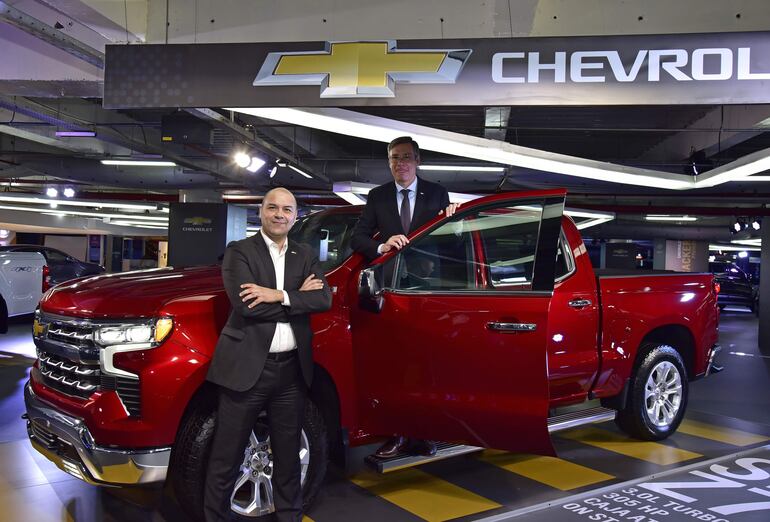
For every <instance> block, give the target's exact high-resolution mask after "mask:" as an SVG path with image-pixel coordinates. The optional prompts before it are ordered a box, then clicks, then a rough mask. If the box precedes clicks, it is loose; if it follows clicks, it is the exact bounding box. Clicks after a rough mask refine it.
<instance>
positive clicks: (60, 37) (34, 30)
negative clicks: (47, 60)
mask: <svg viewBox="0 0 770 522" xmlns="http://www.w3.org/2000/svg"><path fill="white" fill-rule="evenodd" d="M0 20H2V21H4V22H6V23H8V24H10V25H13V26H15V27H18V28H19V29H21V30H22V31H24V32H26V33H29V34H31V35H33V36H34V37H36V38H39V39H40V40H43V41H45V42H47V43H49V44H51V45H53V46H54V47H56V48H58V49H61V50H62V51H65V52H67V53H69V54H71V55H72V56H75V57H77V58H80V59H81V60H83V61H86V62H88V63H90V64H91V65H94V66H96V67H98V68H99V69H104V53H102V52H100V51H97V50H96V49H94V48H93V47H90V46H88V45H85V44H84V43H83V42H81V41H79V40H76V39H75V38H72V37H71V36H69V35H67V34H66V33H63V32H62V31H59V30H58V29H56V28H55V27H53V26H50V25H48V24H47V23H45V22H43V21H42V20H39V19H37V18H35V17H33V16H30V15H28V14H26V13H23V12H22V11H19V10H18V9H16V8H15V7H13V6H11V5H9V4H8V3H7V2H3V1H1V0H0Z"/></svg>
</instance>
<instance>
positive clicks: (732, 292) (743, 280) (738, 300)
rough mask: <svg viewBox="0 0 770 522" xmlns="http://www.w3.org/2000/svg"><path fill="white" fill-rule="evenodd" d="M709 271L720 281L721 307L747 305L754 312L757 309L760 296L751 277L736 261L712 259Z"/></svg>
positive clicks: (719, 301) (719, 302)
mask: <svg viewBox="0 0 770 522" xmlns="http://www.w3.org/2000/svg"><path fill="white" fill-rule="evenodd" d="M709 271H710V272H711V273H713V274H714V280H715V281H716V282H717V283H719V286H720V291H719V300H718V304H719V308H722V309H723V308H724V307H726V306H745V307H746V308H749V309H750V310H751V311H752V312H756V311H757V306H758V305H759V298H758V295H757V291H756V290H755V288H754V286H752V284H751V277H750V276H749V275H748V274H747V273H746V272H744V271H743V270H742V269H741V268H740V267H739V266H738V265H736V264H735V263H730V262H728V261H712V262H711V263H709Z"/></svg>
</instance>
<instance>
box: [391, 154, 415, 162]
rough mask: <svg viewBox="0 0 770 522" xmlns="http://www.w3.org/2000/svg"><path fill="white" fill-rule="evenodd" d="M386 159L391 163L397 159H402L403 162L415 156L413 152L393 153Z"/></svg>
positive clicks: (412, 159)
mask: <svg viewBox="0 0 770 522" xmlns="http://www.w3.org/2000/svg"><path fill="white" fill-rule="evenodd" d="M388 159H389V160H390V161H392V162H393V163H396V162H399V161H404V162H409V161H414V160H415V159H416V157H415V156H414V154H402V155H400V156H399V155H398V154H393V155H392V156H389V157H388Z"/></svg>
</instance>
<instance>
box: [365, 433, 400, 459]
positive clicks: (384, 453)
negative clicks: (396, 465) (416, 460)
mask: <svg viewBox="0 0 770 522" xmlns="http://www.w3.org/2000/svg"><path fill="white" fill-rule="evenodd" d="M408 442H409V439H407V438H406V437H404V436H402V435H398V436H396V437H391V438H390V440H388V442H386V443H385V444H383V445H382V446H380V449H378V450H377V451H375V452H374V455H375V456H377V457H379V458H381V459H387V458H390V457H395V456H396V455H398V454H399V453H401V451H403V450H404V449H405V448H406V446H407V443H408Z"/></svg>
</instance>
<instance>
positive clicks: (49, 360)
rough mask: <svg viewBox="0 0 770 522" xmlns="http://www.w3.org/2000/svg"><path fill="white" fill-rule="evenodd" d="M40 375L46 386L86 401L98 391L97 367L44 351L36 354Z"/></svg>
mask: <svg viewBox="0 0 770 522" xmlns="http://www.w3.org/2000/svg"><path fill="white" fill-rule="evenodd" d="M38 360H39V361H40V374H41V375H42V376H43V383H44V384H45V385H46V386H50V387H52V388H55V389H57V390H59V391H61V392H62V393H66V394H67V395H74V396H76V397H80V398H82V399H87V398H89V397H90V396H91V394H92V393H94V392H96V391H99V373H100V372H99V366H98V365H93V364H84V363H81V362H75V361H71V360H69V359H67V358H65V357H62V356H59V355H54V354H51V353H48V352H45V351H40V352H39V353H38Z"/></svg>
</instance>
